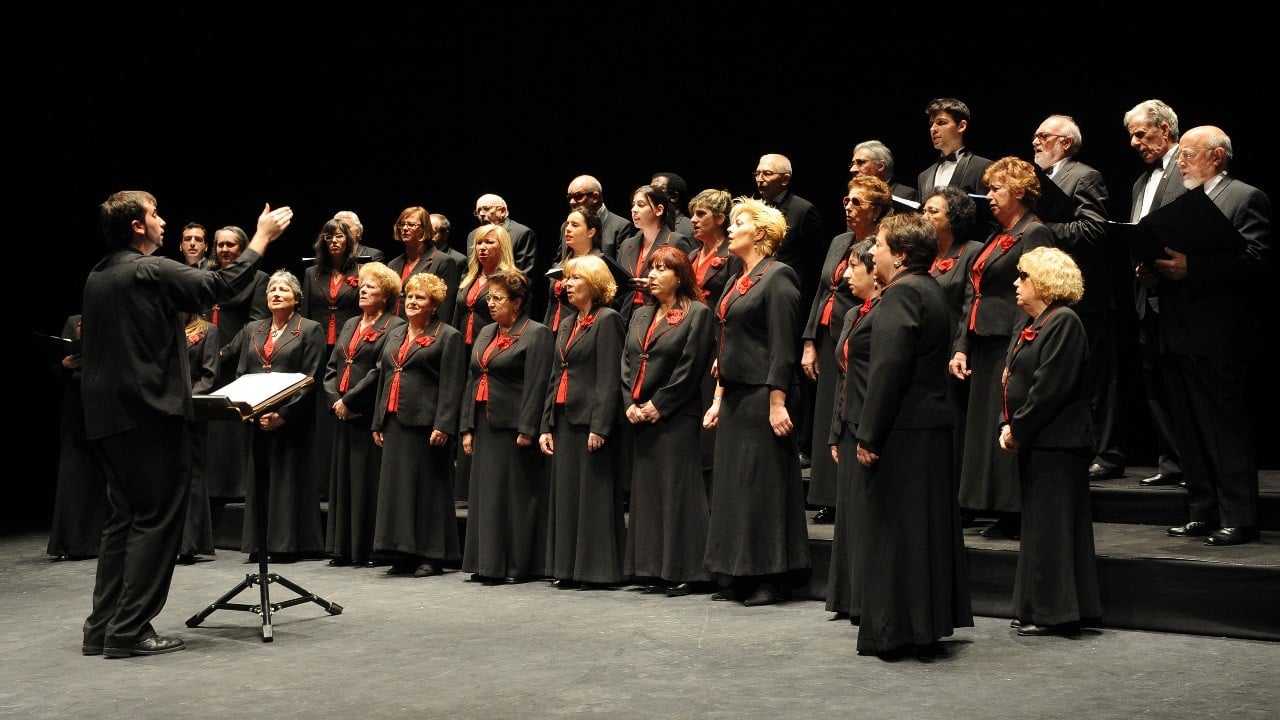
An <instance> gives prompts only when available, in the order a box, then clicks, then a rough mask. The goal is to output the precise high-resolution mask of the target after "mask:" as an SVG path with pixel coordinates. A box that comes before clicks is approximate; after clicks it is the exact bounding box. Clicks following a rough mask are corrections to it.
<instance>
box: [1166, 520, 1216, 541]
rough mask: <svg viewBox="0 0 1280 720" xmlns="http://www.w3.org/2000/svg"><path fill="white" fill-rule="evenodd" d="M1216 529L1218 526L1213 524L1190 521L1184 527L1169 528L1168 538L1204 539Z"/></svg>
mask: <svg viewBox="0 0 1280 720" xmlns="http://www.w3.org/2000/svg"><path fill="white" fill-rule="evenodd" d="M1217 529H1218V526H1217V525H1214V524H1213V523H1207V522H1202V521H1200V520H1192V521H1191V522H1189V523H1187V524H1186V525H1176V526H1174V527H1171V528H1169V530H1168V533H1169V537H1204V536H1206V535H1208V534H1209V533H1212V532H1213V531H1214V530H1217Z"/></svg>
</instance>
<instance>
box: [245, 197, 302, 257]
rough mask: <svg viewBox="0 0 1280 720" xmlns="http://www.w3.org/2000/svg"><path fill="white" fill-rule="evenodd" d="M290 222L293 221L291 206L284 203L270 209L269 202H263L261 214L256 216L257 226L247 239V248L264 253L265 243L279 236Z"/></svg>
mask: <svg viewBox="0 0 1280 720" xmlns="http://www.w3.org/2000/svg"><path fill="white" fill-rule="evenodd" d="M291 222H293V208H291V207H289V206H288V205H285V206H284V207H279V208H276V209H275V210H272V209H271V204H270V203H266V204H264V205H263V206H262V214H261V215H259V216H258V228H257V230H256V231H255V232H254V233H253V239H251V240H250V241H249V249H250V250H253V251H254V252H256V253H258V254H259V255H261V254H263V253H265V252H266V251H267V245H269V244H270V243H271V241H272V240H275V239H276V238H278V237H280V235H281V234H282V233H283V232H284V231H285V228H287V227H289V223H291Z"/></svg>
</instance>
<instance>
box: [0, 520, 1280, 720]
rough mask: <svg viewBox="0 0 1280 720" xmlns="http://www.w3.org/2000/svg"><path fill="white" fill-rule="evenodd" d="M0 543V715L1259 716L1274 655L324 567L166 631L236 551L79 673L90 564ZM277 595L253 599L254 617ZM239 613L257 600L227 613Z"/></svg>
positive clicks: (237, 565) (1244, 646)
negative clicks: (868, 633)
mask: <svg viewBox="0 0 1280 720" xmlns="http://www.w3.org/2000/svg"><path fill="white" fill-rule="evenodd" d="M46 541H47V536H46V535H43V534H28V535H18V536H12V537H3V538H0V577H3V578H4V582H3V585H2V586H0V608H3V612H2V613H0V657H3V658H4V660H3V665H4V668H3V672H0V717H4V718H10V717H12V718H23V719H24V720H43V719H53V718H57V719H59V720H61V719H63V718H102V717H113V716H116V717H119V716H122V717H131V718H187V717H201V718H203V717H228V718H237V720H240V719H244V718H250V719H252V718H264V719H265V718H271V719H272V720H279V719H280V718H292V717H307V718H357V717H360V718H497V719H501V718H513V719H514V718H521V719H525V718H564V717H582V716H592V717H607V718H610V719H613V718H694V717H699V718H792V717H794V718H821V717H863V718H881V717H883V718H888V717H893V718H947V719H953V718H956V719H965V718H974V719H978V718H981V719H983V720H986V719H987V718H997V717H1014V716H1017V717H1020V718H1062V717H1087V718H1091V720H1096V719H1102V718H1126V719H1127V718H1138V717H1162V718H1163V717H1217V716H1219V715H1220V714H1222V713H1224V712H1225V713H1226V714H1228V715H1229V716H1230V717H1232V718H1233V720H1235V719H1239V720H1243V719H1245V718H1264V717H1266V718H1270V717H1274V711H1275V707H1274V706H1275V687H1276V686H1277V684H1278V683H1280V643H1275V642H1265V641H1259V640H1244V639H1230V638H1222V637H1207V636H1200V635H1186V634H1178V633H1161V632H1145V631H1133V630H1119V629H1111V628H1102V629H1097V630H1089V631H1086V632H1085V633H1084V634H1082V635H1081V636H1080V637H1078V638H1076V639H1067V638H1061V637H1047V638H1023V637H1018V636H1016V635H1015V634H1014V632H1013V631H1012V630H1011V629H1010V628H1009V624H1008V620H1007V619H1004V618H995V617H979V618H977V619H976V624H977V626H976V627H973V628H963V629H960V630H958V631H957V632H956V634H955V636H954V637H953V638H951V639H950V641H949V642H948V643H947V646H948V648H949V650H950V656H949V657H947V658H944V659H940V660H938V661H936V662H934V663H932V664H922V663H919V662H916V661H915V660H904V661H901V662H897V663H886V662H883V661H881V660H879V659H876V658H874V657H859V656H858V655H857V654H856V653H855V651H854V643H855V641H856V637H857V628H856V627H854V626H852V625H850V624H849V623H848V622H844V621H831V620H829V618H830V617H831V615H830V614H829V613H827V612H825V611H824V610H823V605H822V603H821V602H819V601H815V600H797V601H792V602H789V603H784V604H781V605H776V606H772V607H762V608H744V607H742V606H741V605H734V604H727V603H718V602H711V601H710V600H709V599H708V596H707V595H693V596H688V597H683V598H666V597H664V596H655V595H646V594H643V593H637V592H633V591H630V590H626V589H619V590H607V591H561V590H556V589H553V588H551V587H550V586H549V585H548V584H547V583H546V582H531V583H527V584H524V585H512V586H498V587H484V586H480V585H477V584H474V583H470V582H466V577H467V576H466V575H464V574H462V573H457V572H450V573H447V574H445V575H443V576H440V577H435V578H413V577H389V576H387V575H386V574H385V569H379V568H374V569H355V568H333V567H329V566H328V565H326V564H325V563H324V561H320V560H314V561H304V562H299V563H294V564H287V565H285V564H281V565H273V566H271V568H270V569H271V571H272V572H276V573H279V574H281V575H283V576H284V577H286V578H288V579H289V580H291V581H293V582H294V583H297V584H298V585H300V586H302V587H303V588H305V589H307V590H309V591H311V592H314V593H316V594H317V595H319V596H321V597H323V598H324V599H326V600H329V601H332V602H335V603H339V604H341V605H342V606H343V608H344V610H343V612H342V614H340V615H329V614H327V613H326V612H325V611H324V610H323V609H322V608H320V607H319V606H318V605H315V604H314V603H305V604H302V605H298V606H295V607H289V608H285V609H282V610H280V611H278V612H277V613H275V614H274V623H273V631H274V632H273V636H274V640H273V642H271V643H264V642H262V640H261V619H260V618H259V617H258V616H257V615H255V614H252V613H248V612H241V611H232V610H217V611H215V612H213V613H212V614H211V615H210V616H208V617H207V618H206V619H205V620H204V622H203V624H201V625H200V626H199V627H197V628H187V627H186V626H185V622H186V621H187V619H188V618H190V617H191V616H193V615H195V614H196V613H198V612H200V611H201V610H203V609H204V608H205V607H206V606H207V605H208V604H210V603H212V602H213V601H214V600H216V599H217V598H219V597H220V596H221V595H222V594H223V593H225V592H226V591H228V590H229V589H231V588H232V587H234V586H235V585H236V584H237V583H239V582H240V581H242V580H244V578H245V575H246V573H249V572H254V571H256V567H257V566H256V565H247V564H245V562H244V561H245V559H246V557H247V556H246V555H244V554H243V553H239V552H235V551H229V550H220V551H218V553H217V555H216V556H215V558H214V559H212V560H211V561H208V562H201V563H198V564H196V565H191V566H179V567H178V568H177V570H176V572H175V575H174V582H173V590H172V593H171V594H170V597H169V603H168V605H167V606H166V608H165V610H164V612H163V613H161V615H160V617H159V618H157V621H156V627H157V629H158V630H159V631H160V632H161V633H162V634H166V635H176V636H179V637H182V638H184V639H185V640H186V641H187V649H186V650H184V651H182V652H178V653H174V654H171V655H164V656H159V657H147V658H131V659H127V660H106V659H103V658H102V657H84V656H81V654H80V639H81V638H80V626H81V623H82V622H83V620H84V616H85V615H86V614H87V613H88V611H89V598H90V594H91V591H92V586H93V575H94V568H95V562H94V561H93V560H87V561H76V562H52V561H51V560H50V558H49V557H48V556H47V555H45V554H44V550H45V543H46ZM292 597H296V595H295V594H294V593H292V592H291V591H289V590H287V589H285V588H283V587H281V586H279V585H275V584H273V585H272V586H271V600H272V602H281V601H283V600H287V599H289V598H292ZM237 599H239V600H241V601H243V602H246V603H250V604H256V603H257V601H258V593H257V589H256V588H254V589H251V590H247V591H245V593H244V594H242V595H241V596H240V597H239V598H237Z"/></svg>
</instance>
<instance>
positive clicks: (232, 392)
mask: <svg viewBox="0 0 1280 720" xmlns="http://www.w3.org/2000/svg"><path fill="white" fill-rule="evenodd" d="M314 382H315V378H313V377H311V376H310V375H307V374H306V373H271V372H268V373H250V374H248V375H241V376H240V377H238V378H236V379H235V380H233V381H231V382H229V383H227V384H226V385H223V386H222V387H221V388H218V389H217V390H214V391H213V392H211V393H209V394H207V395H192V396H191V400H192V403H193V404H194V406H195V416H196V420H239V421H241V422H244V421H248V420H252V419H253V418H255V417H257V416H258V415H261V414H262V413H263V412H266V411H267V410H270V409H271V408H273V407H275V406H277V405H279V404H280V403H282V402H283V401H284V400H286V399H287V398H289V397H290V396H292V395H293V394H294V393H296V392H298V391H299V390H301V389H302V388H305V387H307V386H308V385H311V384H312V383H314Z"/></svg>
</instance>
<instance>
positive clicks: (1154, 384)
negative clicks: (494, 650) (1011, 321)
mask: <svg viewBox="0 0 1280 720" xmlns="http://www.w3.org/2000/svg"><path fill="white" fill-rule="evenodd" d="M1124 127H1125V130H1126V131H1127V132H1128V133H1129V146H1130V147H1132V148H1133V149H1134V150H1136V151H1137V152H1138V155H1140V156H1141V157H1142V161H1143V162H1145V163H1147V165H1149V166H1150V167H1149V168H1148V169H1147V170H1146V171H1145V172H1143V173H1142V174H1141V175H1139V176H1138V179H1137V181H1136V182H1134V184H1133V194H1132V205H1131V210H1130V213H1129V219H1130V221H1131V222H1135V223H1136V222H1138V221H1139V220H1141V219H1142V218H1144V217H1146V216H1147V214H1148V213H1150V212H1151V211H1152V210H1154V209H1156V208H1160V207H1164V206H1165V205H1167V204H1168V203H1170V202H1172V201H1173V200H1175V199H1177V197H1178V196H1179V195H1181V194H1182V193H1184V192H1186V190H1187V189H1186V188H1185V187H1183V185H1182V171H1181V170H1179V169H1178V164H1177V162H1175V160H1176V159H1177V156H1178V114H1177V113H1175V112H1174V111H1173V108H1171V107H1169V106H1168V105H1166V104H1165V103H1164V102H1163V101H1161V100H1156V99H1152V100H1144V101H1142V102H1140V103H1138V104H1137V105H1134V106H1133V108H1131V109H1130V110H1129V112H1127V113H1125V114H1124ZM1138 269H1139V270H1141V268H1138ZM1158 280H1159V279H1158V277H1157V276H1156V275H1154V274H1152V273H1141V272H1139V273H1138V274H1137V275H1136V276H1135V279H1134V283H1133V301H1134V309H1135V310H1136V311H1137V319H1138V352H1139V354H1140V356H1141V357H1140V361H1141V363H1142V384H1143V389H1144V390H1145V392H1146V397H1147V409H1148V411H1149V412H1150V413H1151V426H1152V429H1153V430H1154V432H1155V443H1156V453H1157V459H1156V471H1155V472H1154V473H1152V474H1151V475H1149V476H1147V477H1145V478H1142V479H1141V480H1139V481H1138V482H1139V483H1140V484H1142V485H1144V486H1146V487H1155V486H1159V485H1179V484H1182V482H1183V475H1182V462H1181V460H1180V459H1179V453H1178V446H1177V442H1176V441H1175V439H1174V435H1173V419H1172V417H1171V416H1170V414H1169V399H1168V393H1166V392H1165V387H1164V369H1163V367H1162V362H1163V360H1162V358H1161V355H1160V297H1159V293H1160V288H1159V282H1158Z"/></svg>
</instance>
